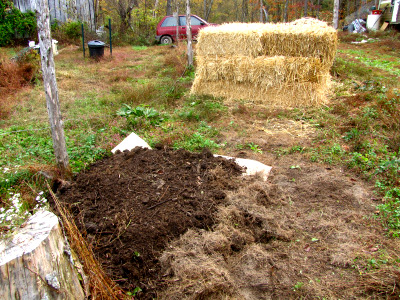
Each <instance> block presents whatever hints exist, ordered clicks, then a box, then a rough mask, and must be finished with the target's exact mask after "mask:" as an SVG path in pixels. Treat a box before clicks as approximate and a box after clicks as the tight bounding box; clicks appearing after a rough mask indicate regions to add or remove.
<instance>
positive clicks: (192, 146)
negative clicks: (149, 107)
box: [173, 132, 221, 151]
mask: <svg viewBox="0 0 400 300" xmlns="http://www.w3.org/2000/svg"><path fill="white" fill-rule="evenodd" d="M220 147H221V146H220V145H219V144H217V143H216V142H214V141H213V140H211V139H209V138H207V137H205V136H204V135H203V134H201V133H199V132H195V133H193V134H191V135H189V136H186V137H185V138H184V140H180V141H176V142H175V143H174V145H173V148H174V149H180V148H184V149H186V150H189V151H201V150H202V149H204V148H208V149H210V150H211V151H212V150H215V149H218V148H220Z"/></svg>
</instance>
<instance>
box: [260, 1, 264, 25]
mask: <svg viewBox="0 0 400 300" xmlns="http://www.w3.org/2000/svg"><path fill="white" fill-rule="evenodd" d="M263 5H264V4H263V1H262V0H260V23H263V19H264V18H263Z"/></svg>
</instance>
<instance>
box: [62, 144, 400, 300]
mask: <svg viewBox="0 0 400 300" xmlns="http://www.w3.org/2000/svg"><path fill="white" fill-rule="evenodd" d="M240 174H241V170H240V168H238V166H237V165H236V164H234V163H233V162H232V161H227V160H224V159H222V158H215V157H213V156H212V155H211V153H210V152H208V151H204V152H203V153H200V154H194V153H189V152H187V151H184V150H179V151H172V150H170V149H165V148H160V149H157V150H148V149H142V148H136V149H134V150H133V151H131V152H124V153H119V154H117V155H115V156H112V157H109V158H107V159H104V160H102V161H99V162H97V163H96V164H94V165H93V166H92V167H91V168H90V169H89V170H87V171H86V172H84V173H82V174H79V175H78V176H77V177H76V179H75V181H74V183H73V185H72V186H70V187H69V188H67V189H63V190H61V191H60V199H61V200H62V201H63V202H64V203H66V204H67V205H68V206H69V208H70V209H71V211H72V212H73V214H74V216H75V218H76V222H77V224H78V226H79V227H80V229H81V230H82V231H83V232H84V233H85V235H86V237H87V239H88V241H89V242H90V243H91V244H92V246H93V248H94V252H95V254H96V255H97V256H98V257H99V260H100V262H101V264H102V265H103V267H104V269H105V271H106V272H107V273H108V274H109V275H110V276H111V277H112V278H113V279H114V280H115V281H116V282H117V283H118V284H119V285H120V286H121V287H122V288H124V289H125V290H127V291H132V290H133V289H134V288H135V287H140V288H142V290H143V291H142V292H140V293H139V294H138V295H137V297H138V298H139V299H151V298H152V297H156V298H158V299H293V298H304V299H308V298H309V299H315V298H318V297H320V298H323V297H325V298H332V299H338V298H345V299H354V298H359V297H362V298H391V297H396V296H397V295H399V288H400V272H399V271H398V270H397V269H396V268H395V267H394V265H393V263H389V262H391V261H392V260H395V259H397V254H396V252H397V250H396V249H399V243H398V242H397V241H393V240H390V239H389V238H385V237H384V231H383V228H382V227H381V225H380V224H379V222H378V221H376V220H373V218H372V216H373V215H374V213H375V208H374V207H375V204H376V199H375V198H374V197H373V196H372V194H371V192H370V190H369V189H368V188H367V187H366V186H365V185H364V184H363V183H362V182H361V181H360V180H359V179H358V178H355V177H353V176H351V175H350V174H347V173H346V172H345V171H344V170H342V169H339V168H332V167H328V166H321V165H319V164H313V163H310V162H308V161H305V160H304V159H303V158H302V157H301V155H296V154H294V155H289V156H283V157H280V158H278V159H275V160H274V169H273V172H272V175H271V176H270V179H269V180H268V182H264V181H262V180H261V179H260V178H258V177H242V176H239V175H240Z"/></svg>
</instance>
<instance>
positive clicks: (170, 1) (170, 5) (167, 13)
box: [165, 0, 172, 16]
mask: <svg viewBox="0 0 400 300" xmlns="http://www.w3.org/2000/svg"><path fill="white" fill-rule="evenodd" d="M171 3H172V0H167V9H166V12H165V14H166V15H167V16H170V15H172V4H171Z"/></svg>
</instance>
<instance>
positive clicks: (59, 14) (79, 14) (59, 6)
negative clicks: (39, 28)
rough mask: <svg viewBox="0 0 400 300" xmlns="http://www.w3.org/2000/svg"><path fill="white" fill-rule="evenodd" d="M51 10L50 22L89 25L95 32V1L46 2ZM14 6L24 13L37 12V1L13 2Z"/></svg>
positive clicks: (18, 0)
mask: <svg viewBox="0 0 400 300" xmlns="http://www.w3.org/2000/svg"><path fill="white" fill-rule="evenodd" d="M46 1H47V4H48V6H49V9H50V20H51V22H52V23H53V22H55V21H56V20H57V21H59V22H61V23H65V22H66V21H67V20H73V21H81V22H83V23H87V24H88V26H89V27H90V29H92V30H95V27H96V20H95V2H94V0H46ZM13 2H14V6H15V7H16V8H18V9H19V10H20V11H22V12H27V11H35V8H36V4H35V2H36V0H13Z"/></svg>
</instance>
